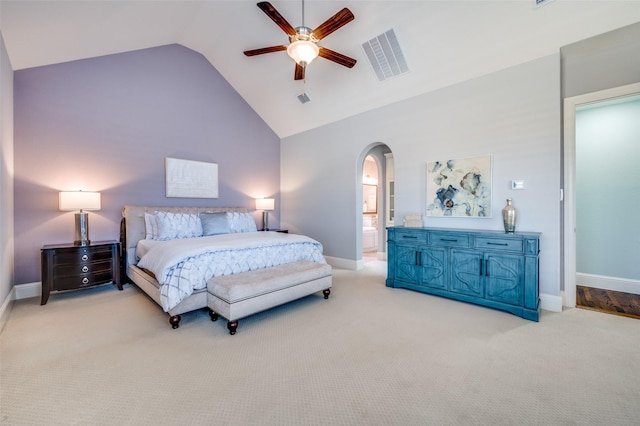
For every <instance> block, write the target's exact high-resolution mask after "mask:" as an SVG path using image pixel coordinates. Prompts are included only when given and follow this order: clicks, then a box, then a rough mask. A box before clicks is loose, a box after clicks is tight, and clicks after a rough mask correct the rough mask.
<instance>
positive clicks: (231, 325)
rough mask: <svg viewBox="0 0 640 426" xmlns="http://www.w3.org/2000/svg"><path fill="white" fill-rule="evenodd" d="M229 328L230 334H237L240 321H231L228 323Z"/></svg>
mask: <svg viewBox="0 0 640 426" xmlns="http://www.w3.org/2000/svg"><path fill="white" fill-rule="evenodd" d="M227 328H228V329H229V334H230V335H232V336H233V335H234V334H236V330H237V329H238V321H229V322H227Z"/></svg>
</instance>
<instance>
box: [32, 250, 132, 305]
mask: <svg viewBox="0 0 640 426" xmlns="http://www.w3.org/2000/svg"><path fill="white" fill-rule="evenodd" d="M41 262H42V263H41V267H42V299H41V301H40V304H41V305H44V304H46V303H47V301H48V300H49V294H50V293H51V292H52V291H60V290H76V289H81V288H87V287H93V286H96V285H99V284H105V283H109V282H113V283H114V284H115V285H116V286H117V287H118V289H119V290H122V284H121V281H120V243H118V242H117V241H96V242H92V243H91V244H89V245H86V246H77V245H74V244H73V243H70V244H50V245H45V246H44V247H42V250H41Z"/></svg>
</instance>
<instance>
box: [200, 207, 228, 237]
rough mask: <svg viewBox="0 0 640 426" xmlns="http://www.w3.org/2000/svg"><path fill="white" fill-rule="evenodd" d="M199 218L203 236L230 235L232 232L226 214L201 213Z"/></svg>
mask: <svg viewBox="0 0 640 426" xmlns="http://www.w3.org/2000/svg"><path fill="white" fill-rule="evenodd" d="M199 216H200V222H201V223H202V235H204V236H207V235H219V234H229V233H230V232H231V229H230V228H229V220H228V219H227V214H226V213H225V212H218V213H200V214H199Z"/></svg>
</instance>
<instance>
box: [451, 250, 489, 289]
mask: <svg viewBox="0 0 640 426" xmlns="http://www.w3.org/2000/svg"><path fill="white" fill-rule="evenodd" d="M483 268H484V265H483V255H482V253H476V252H467V251H458V250H452V251H451V275H452V277H451V288H450V290H451V291H454V292H456V293H460V294H466V295H469V296H476V297H483V293H484V289H483V285H482V284H483V276H482V274H483Z"/></svg>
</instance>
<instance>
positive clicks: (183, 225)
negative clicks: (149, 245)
mask: <svg viewBox="0 0 640 426" xmlns="http://www.w3.org/2000/svg"><path fill="white" fill-rule="evenodd" d="M155 216H156V218H157V220H158V238H157V239H158V240H175V239H178V238H194V237H201V236H202V223H201V222H200V216H198V215H197V214H195V213H193V214H190V213H171V212H161V211H157V212H155Z"/></svg>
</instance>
